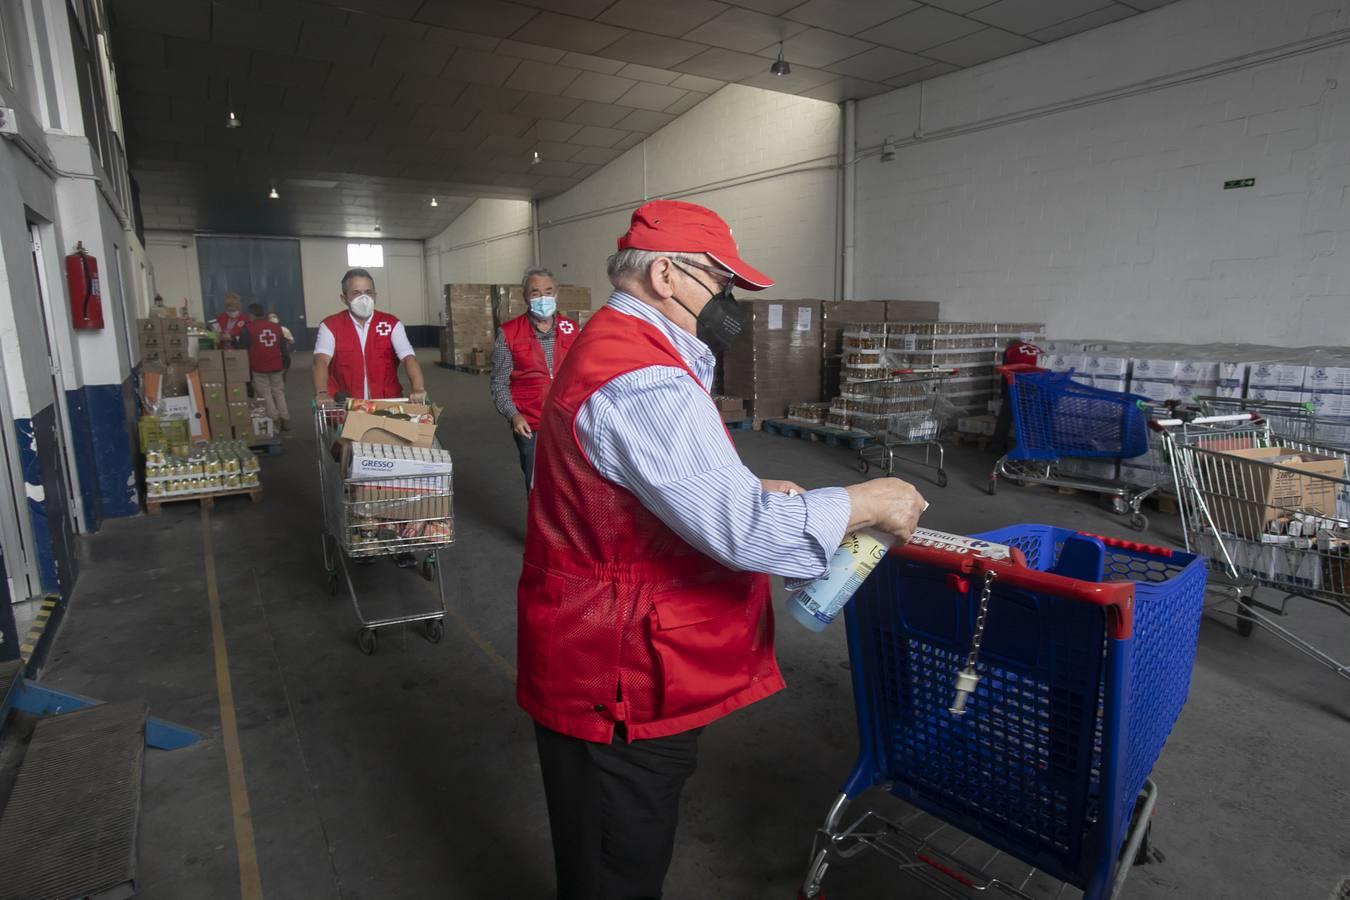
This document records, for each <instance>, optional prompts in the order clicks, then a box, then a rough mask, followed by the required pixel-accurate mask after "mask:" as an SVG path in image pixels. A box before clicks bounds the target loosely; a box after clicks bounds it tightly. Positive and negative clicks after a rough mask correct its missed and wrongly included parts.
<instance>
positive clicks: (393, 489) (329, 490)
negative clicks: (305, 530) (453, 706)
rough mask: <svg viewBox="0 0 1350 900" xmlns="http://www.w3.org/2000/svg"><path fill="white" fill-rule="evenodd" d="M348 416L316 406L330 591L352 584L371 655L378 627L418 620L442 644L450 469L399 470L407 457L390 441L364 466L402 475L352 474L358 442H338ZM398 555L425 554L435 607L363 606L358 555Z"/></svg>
mask: <svg viewBox="0 0 1350 900" xmlns="http://www.w3.org/2000/svg"><path fill="white" fill-rule="evenodd" d="M346 416H347V413H346V410H345V409H342V408H339V407H332V406H321V407H317V408H316V409H315V411H314V434H315V439H316V442H317V444H318V456H319V493H320V495H321V496H322V498H323V561H324V566H325V568H326V569H327V572H328V589H329V592H330V593H332V594H333V595H334V596H336V595H337V593H338V590H339V587H340V585H342V584H345V585H346V587H347V593H348V594H349V595H350V596H351V600H352V609H354V610H355V612H356V618H357V621H358V622H360V624H361V630H360V631H359V632H358V634H357V646H359V647H360V648H361V651H362V652H363V653H365V654H366V655H370V654H373V653H374V652H375V651H376V649H377V648H378V646H379V639H378V636H377V634H376V632H377V630H378V629H380V628H388V627H390V626H392V625H408V624H411V623H415V622H420V623H422V634H423V636H424V637H425V638H426V639H427V640H428V641H430V642H431V643H433V644H435V643H439V642H440V640H441V636H442V635H443V633H444V621H443V620H444V617H445V609H446V607H445V578H444V576H443V575H442V572H441V564H440V562H441V560H440V551H441V550H442V549H443V548H445V547H448V546H449V545H450V544H452V543H454V540H455V520H454V488H453V478H452V474H451V473H450V472H449V471H448V470H446V471H437V472H436V474H428V475H420V474H409V473H408V472H407V471H398V469H399V468H400V467H399V463H400V462H402V460H400V459H398V458H396V457H397V453H396V452H395V451H396V449H397V448H393V447H388V448H387V449H385V450H374V449H371V450H369V451H368V455H369V456H371V457H374V458H373V459H370V460H369V463H368V465H367V466H365V467H364V468H366V469H367V470H369V471H375V472H383V471H395V472H396V474H392V475H390V474H375V475H365V474H360V473H358V474H355V475H353V474H352V473H351V468H352V467H353V466H352V464H351V460H352V457H353V450H352V447H351V445H348V446H347V447H346V449H345V450H342V449H339V443H340V442H339V441H338V437H339V435H341V433H342V426H343V423H344V422H345V421H346ZM366 446H367V447H372V448H373V447H375V446H378V445H366ZM335 457H336V458H335ZM409 462H410V463H415V462H416V460H409ZM402 468H405V469H406V468H408V467H402ZM426 468H433V469H435V468H438V467H436V466H427V467H426ZM439 468H441V469H444V468H446V467H444V466H442V467H439ZM400 554H416V555H420V557H421V560H420V569H421V573H422V577H424V578H425V579H426V580H427V581H430V582H434V583H435V585H436V591H437V606H436V608H434V609H430V610H425V611H420V612H413V613H406V614H400V615H393V616H383V617H376V618H371V617H368V616H367V615H366V614H365V613H364V612H363V611H362V609H361V602H360V600H359V598H358V596H357V590H356V585H355V584H354V583H353V581H352V574H351V565H352V562H353V561H369V560H371V559H373V558H374V557H380V556H396V555H400Z"/></svg>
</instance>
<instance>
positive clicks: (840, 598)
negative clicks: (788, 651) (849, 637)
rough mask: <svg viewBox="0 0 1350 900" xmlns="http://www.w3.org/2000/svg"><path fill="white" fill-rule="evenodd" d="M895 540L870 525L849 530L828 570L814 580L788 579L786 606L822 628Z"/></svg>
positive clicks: (804, 621) (799, 617)
mask: <svg viewBox="0 0 1350 900" xmlns="http://www.w3.org/2000/svg"><path fill="white" fill-rule="evenodd" d="M894 543H895V535H893V534H886V533H885V532H882V531H876V530H874V529H871V528H862V529H859V530H858V531H850V532H849V533H848V534H846V535H844V540H843V542H842V543H840V545H839V549H838V550H836V551H834V556H832V557H831V558H830V571H829V572H827V573H826V574H824V575H822V576H821V577H819V578H817V579H815V580H814V581H808V582H805V583H802V582H789V583H788V589H789V590H791V591H793V593H792V596H790V597H788V601H787V609H788V613H789V614H791V616H792V618H794V619H796V620H797V621H798V622H800V623H801V624H802V625H803V626H804V627H806V628H809V629H810V630H811V631H824V630H825V629H826V628H827V627H829V624H830V623H831V622H833V621H834V617H835V616H837V615H839V611H840V610H841V609H843V608H844V604H846V603H848V601H849V598H851V597H852V596H853V594H854V592H855V591H857V590H858V588H859V587H861V586H862V583H863V582H864V581H866V580H867V576H868V575H871V574H872V570H873V569H875V568H876V567H877V563H879V562H881V561H882V560H883V559H884V558H885V557H886V552H887V551H888V550H890V549H891V545H892V544H894Z"/></svg>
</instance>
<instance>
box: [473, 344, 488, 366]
mask: <svg viewBox="0 0 1350 900" xmlns="http://www.w3.org/2000/svg"><path fill="white" fill-rule="evenodd" d="M469 359H470V360H471V362H470V363H469V365H471V366H473V367H474V368H475V369H486V368H487V366H488V354H487V351H486V350H478V349H475V350H474V351H473V353H471V354H469Z"/></svg>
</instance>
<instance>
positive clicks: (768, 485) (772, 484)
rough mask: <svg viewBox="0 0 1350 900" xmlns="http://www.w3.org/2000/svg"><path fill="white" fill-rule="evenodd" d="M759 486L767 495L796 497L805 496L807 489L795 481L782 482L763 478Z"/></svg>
mask: <svg viewBox="0 0 1350 900" xmlns="http://www.w3.org/2000/svg"><path fill="white" fill-rule="evenodd" d="M759 485H760V487H761V488H763V490H764V493H766V494H787V495H788V496H789V497H794V496H796V495H797V494H805V493H806V488H804V487H802V486H801V485H800V484H798V483H797V482H795V481H780V480H778V479H776V478H761V479H760V480H759Z"/></svg>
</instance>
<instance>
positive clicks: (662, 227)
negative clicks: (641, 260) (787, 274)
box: [619, 200, 773, 291]
mask: <svg viewBox="0 0 1350 900" xmlns="http://www.w3.org/2000/svg"><path fill="white" fill-rule="evenodd" d="M619 249H620V250H655V251H657V252H662V251H664V252H666V253H706V254H708V255H709V256H711V257H712V258H713V260H714V261H715V262H716V263H717V264H718V265H720V266H722V267H723V268H725V269H726V270H727V271H729V272H731V273H732V274H733V275H734V276H736V277H735V281H736V284H738V285H740V286H741V287H743V288H745V289H746V290H747V291H762V290H764V289H765V288H769V287H773V279H772V278H770V277H769V276H768V275H765V274H764V273H763V272H761V271H759V270H758V269H756V268H755V267H754V266H752V265H750V264H749V263H747V262H746V261H745V260H743V259H741V254H740V251H739V250H737V249H736V241H735V240H734V239H733V238H732V237H731V226H730V225H728V224H727V223H726V222H724V221H722V217H721V216H719V215H718V214H717V213H715V212H713V211H712V210H711V209H708V208H707V207H704V206H698V205H697V204H694V203H684V202H682V201H680V200H653V201H652V202H650V203H644V204H642V205H641V206H639V207H638V208H637V209H635V210H633V221H632V222H631V223H630V224H629V226H628V231H627V233H625V234H624V235H623V236H622V237H620V238H619Z"/></svg>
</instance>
